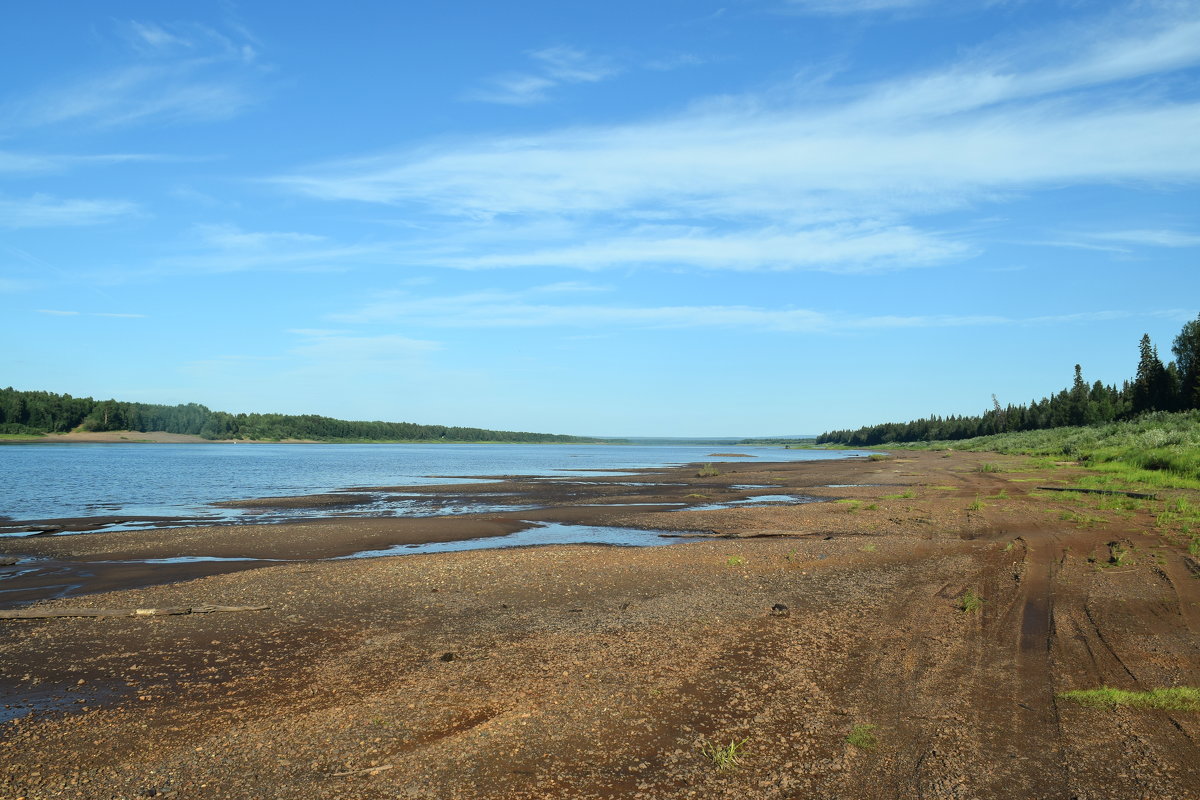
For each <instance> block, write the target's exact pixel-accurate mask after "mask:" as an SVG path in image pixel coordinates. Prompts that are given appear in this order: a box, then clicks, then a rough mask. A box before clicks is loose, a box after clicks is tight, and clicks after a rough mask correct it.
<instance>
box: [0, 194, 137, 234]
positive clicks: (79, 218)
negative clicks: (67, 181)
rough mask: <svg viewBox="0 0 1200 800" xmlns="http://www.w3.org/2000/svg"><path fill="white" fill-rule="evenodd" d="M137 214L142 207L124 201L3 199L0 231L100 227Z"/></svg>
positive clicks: (42, 196) (0, 199)
mask: <svg viewBox="0 0 1200 800" xmlns="http://www.w3.org/2000/svg"><path fill="white" fill-rule="evenodd" d="M136 213H138V207H137V206H136V205H135V204H133V203H130V202H127V201H124V200H80V199H62V200H60V199H58V198H55V197H51V196H50V195H45V194H35V195H33V196H32V197H29V198H24V199H10V198H5V197H0V228H55V227H70V226H77V225H99V224H102V223H107V222H112V221H113V220H115V219H118V218H120V217H127V216H131V215H133V214H136Z"/></svg>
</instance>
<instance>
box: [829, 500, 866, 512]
mask: <svg viewBox="0 0 1200 800" xmlns="http://www.w3.org/2000/svg"><path fill="white" fill-rule="evenodd" d="M834 502H835V503H841V504H842V505H844V506H846V510H847V511H849V512H850V513H854V512H855V511H858V509H859V508H860V507H861V506H862V501H861V500H850V499H848V498H843V499H841V500H835V501H834Z"/></svg>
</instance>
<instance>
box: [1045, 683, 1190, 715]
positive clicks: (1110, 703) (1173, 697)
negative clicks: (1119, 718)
mask: <svg viewBox="0 0 1200 800" xmlns="http://www.w3.org/2000/svg"><path fill="white" fill-rule="evenodd" d="M1058 696H1059V698H1061V699H1063V700H1070V701H1072V702H1075V703H1079V704H1080V705H1083V706H1088V707H1089V708H1116V707H1117V706H1127V707H1129V708H1152V709H1162V710H1165V711H1200V689H1197V688H1195V687H1191V686H1179V687H1176V688H1173V689H1151V690H1150V691H1148V692H1129V691H1126V690H1124V689H1113V688H1110V687H1108V686H1101V687H1100V688H1099V689H1076V690H1075V691H1073V692H1063V693H1062V694H1060V695H1058Z"/></svg>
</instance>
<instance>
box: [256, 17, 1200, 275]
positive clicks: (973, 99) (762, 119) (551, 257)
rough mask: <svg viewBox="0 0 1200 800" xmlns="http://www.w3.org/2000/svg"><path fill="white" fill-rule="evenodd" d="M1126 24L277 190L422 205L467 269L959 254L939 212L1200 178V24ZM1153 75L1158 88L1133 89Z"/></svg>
mask: <svg viewBox="0 0 1200 800" xmlns="http://www.w3.org/2000/svg"><path fill="white" fill-rule="evenodd" d="M1121 22H1122V21H1121V20H1117V19H1115V18H1106V19H1100V20H1098V21H1094V24H1093V26H1092V27H1091V28H1089V29H1087V30H1082V29H1072V31H1071V32H1072V35H1073V41H1079V42H1080V44H1078V45H1076V46H1075V47H1074V48H1073V49H1071V50H1068V51H1067V52H1066V55H1058V54H1057V53H1058V52H1060V51H1061V49H1062V48H1061V46H1060V45H1061V41H1055V43H1054V47H1051V39H1053V38H1054V37H1052V36H1047V37H1046V38H1045V39H1042V40H1038V41H1032V42H1027V43H1024V44H1023V45H1021V46H1019V47H1010V48H1009V49H1008V50H1003V51H1001V50H996V51H993V52H990V53H986V54H982V55H977V56H974V57H972V58H970V59H967V60H964V61H961V62H959V63H955V64H951V65H948V66H946V67H945V68H943V69H941V70H938V71H934V72H927V73H923V74H918V75H912V76H908V77H904V78H900V79H893V80H886V81H881V82H878V83H874V84H870V85H866V86H858V87H850V88H843V89H834V88H830V87H829V86H827V85H825V84H819V85H814V86H810V87H807V88H804V89H802V90H796V91H792V92H790V93H788V94H787V99H786V100H783V101H780V100H779V99H778V98H779V93H773V94H764V95H756V96H744V97H741V98H721V99H715V100H710V101H708V102H705V103H698V104H696V105H694V106H693V107H691V108H689V109H687V110H685V111H683V112H680V113H678V114H676V115H674V116H671V117H667V118H659V119H649V120H642V121H636V122H626V123H623V124H616V125H607V126H593V127H572V128H561V129H553V130H547V131H544V132H541V133H537V134H530V135H525V136H497V137H492V138H479V139H475V140H473V141H467V142H461V141H458V142H454V143H449V144H445V143H444V144H437V143H433V144H430V145H428V146H426V147H423V148H419V149H414V150H408V151H402V152H393V153H383V154H377V155H371V156H365V157H358V158H349V159H344V160H340V161H335V162H330V163H325V164H320V165H316V166H314V167H311V168H309V169H304V170H299V171H295V172H292V173H290V174H285V175H280V176H276V177H274V178H272V179H271V182H273V183H274V184H275V185H276V186H278V187H280V188H281V189H283V190H284V191H287V192H290V193H294V194H298V195H302V196H306V197H309V198H314V199H318V200H324V201H335V202H353V203H361V204H372V205H382V206H390V207H393V208H394V209H396V211H397V213H404V214H405V215H406V216H409V215H413V214H424V215H425V219H427V220H428V221H429V224H430V225H431V226H436V225H438V224H442V225H443V226H444V230H445V231H453V232H454V235H455V237H458V238H459V239H460V240H471V241H474V242H476V245H477V246H476V248H475V252H473V253H466V254H463V255H449V256H447V257H446V258H445V260H444V262H441V263H444V265H448V266H459V267H469V268H478V267H497V266H528V265H549V266H555V265H558V266H567V267H584V268H599V267H602V266H605V265H629V264H654V265H668V264H669V265H684V266H686V265H692V266H696V267H698V268H723V269H729V268H733V269H742V268H747V267H749V266H751V265H753V266H754V267H756V268H765V269H786V268H793V269H830V270H834V269H844V268H845V267H846V265H850V269H852V270H863V269H882V268H889V269H895V268H904V267H909V266H921V265H926V264H929V263H937V262H945V261H947V260H950V259H955V258H965V257H969V256H970V255H971V254H972V253H973V252H975V248H974V247H973V246H972V245H971V244H969V243H967V242H963V241H955V240H954V239H953V238H952V237H949V236H947V235H943V234H937V233H931V232H928V231H923V230H922V227H923V226H922V225H921V224H920V222H919V221H918V220H919V219H920V218H922V217H925V216H927V215H930V214H933V213H938V212H943V211H949V210H955V209H962V208H968V207H972V206H975V205H980V204H985V203H998V202H1000V203H1002V202H1004V201H1005V200H1006V199H1008V198H1011V197H1014V196H1019V195H1021V194H1023V193H1027V192H1034V191H1038V190H1041V189H1044V188H1050V187H1060V186H1080V185H1121V186H1130V185H1133V186H1142V187H1158V186H1164V185H1176V186H1177V185H1194V184H1195V183H1196V182H1197V181H1200V148H1197V147H1196V146H1195V142H1196V141H1198V140H1200V102H1198V101H1196V100H1195V98H1194V97H1191V96H1189V95H1186V94H1185V95H1182V96H1181V97H1180V98H1179V99H1169V94H1170V92H1169V87H1170V79H1171V76H1172V74H1173V73H1174V72H1175V71H1176V70H1179V69H1183V68H1187V67H1192V66H1195V65H1197V64H1200V14H1197V13H1195V11H1192V10H1186V11H1184V12H1178V11H1176V12H1174V13H1173V14H1172V13H1162V14H1160V15H1159V16H1157V17H1149V18H1147V19H1145V20H1125V21H1124V24H1119V23H1121ZM1059 33H1060V34H1061V33H1062V31H1060V32H1059ZM1055 48H1058V50H1056V49H1055ZM562 70H563V71H562V72H561V74H558V76H557V77H554V76H552V75H551V74H550V73H546V74H545V75H540V76H539V75H534V74H533V73H531V74H530V75H531V76H532V78H531V82H530V83H528V85H525V86H523V87H518V88H517V89H515V90H514V91H515V92H516V95H520V96H526V97H529V98H534V99H544V95H545V92H546V91H547V89H548V87H549V86H550V85H551V83H553V81H557V80H567V78H566V77H563V76H566V75H570V74H571V73H570V72H569V70H568V68H567V67H562ZM587 74H589V73H587V72H586V71H582V70H581V71H580V73H579V75H580V76H584V75H587ZM526 77H530V76H526ZM535 78H536V80H534V79H535ZM542 79H544V80H547V81H550V82H551V83H548V84H546V85H540V84H538V80H542ZM579 79H580V80H582V79H584V78H583V77H580V78H579ZM1150 79H1153V80H1154V81H1156V86H1157V88H1156V90H1155V91H1152V92H1151V91H1132V89H1134V88H1137V82H1138V81H1142V80H1150ZM1099 88H1104V89H1105V90H1106V91H1105V92H1104V93H1103V94H1102V95H1098V94H1097V92H1096V91H1095V90H1097V89H1099ZM550 222H558V223H560V224H563V225H564V227H570V228H574V229H575V233H574V234H573V235H572V239H571V240H563V241H562V242H561V243H559V244H555V243H553V242H546V241H545V240H532V239H531V240H529V241H526V242H525V243H524V244H523V245H521V244H519V243H518V244H517V245H516V246H511V243H510V246H507V247H498V246H496V245H497V244H498V243H497V242H492V241H489V240H488V236H489V234H490V232H494V231H497V230H499V229H501V228H506V229H508V230H510V231H511V230H512V229H514V228H519V227H520V226H522V225H529V226H536V225H546V224H548V223H550ZM681 230H683V231H685V233H683V234H681V233H680V231H681ZM581 241H582V242H585V243H586V244H580V242H581ZM814 245H815V246H814Z"/></svg>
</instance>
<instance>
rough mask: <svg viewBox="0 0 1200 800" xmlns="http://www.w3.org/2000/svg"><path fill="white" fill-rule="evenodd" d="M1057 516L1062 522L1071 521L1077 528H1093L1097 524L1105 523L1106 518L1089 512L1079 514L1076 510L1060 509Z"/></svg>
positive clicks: (1106, 522)
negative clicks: (1094, 515)
mask: <svg viewBox="0 0 1200 800" xmlns="http://www.w3.org/2000/svg"><path fill="white" fill-rule="evenodd" d="M1058 518H1059V519H1061V520H1063V521H1064V522H1072V523H1074V524H1075V526H1076V527H1079V528H1094V527H1096V526H1097V525H1107V524H1108V520H1106V519H1104V518H1103V517H1093V516H1091V515H1090V514H1081V513H1079V512H1078V511H1069V510H1068V511H1062V512H1059V515H1058Z"/></svg>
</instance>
